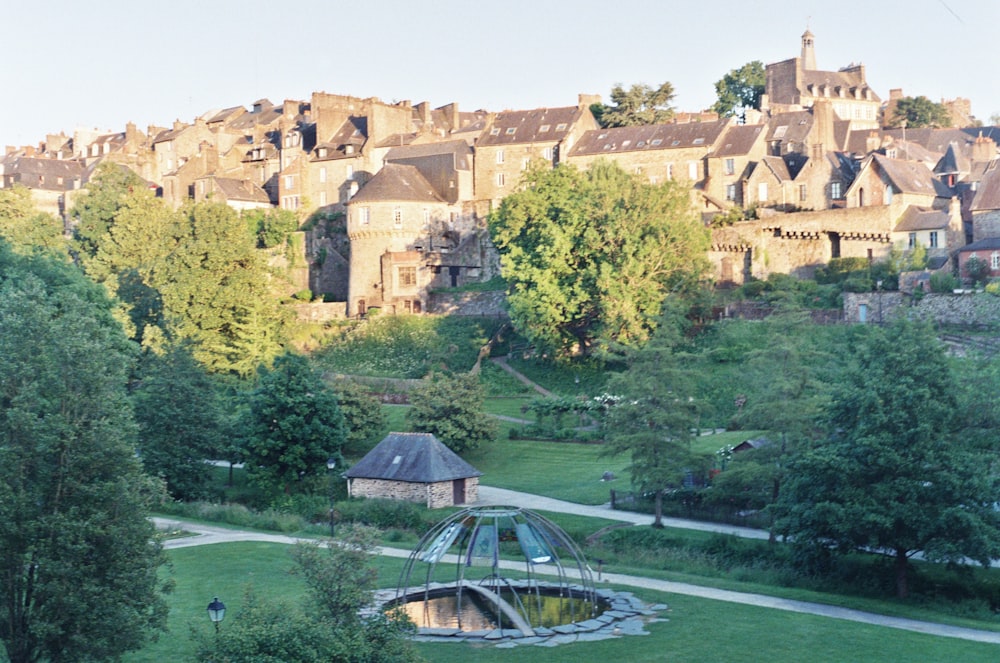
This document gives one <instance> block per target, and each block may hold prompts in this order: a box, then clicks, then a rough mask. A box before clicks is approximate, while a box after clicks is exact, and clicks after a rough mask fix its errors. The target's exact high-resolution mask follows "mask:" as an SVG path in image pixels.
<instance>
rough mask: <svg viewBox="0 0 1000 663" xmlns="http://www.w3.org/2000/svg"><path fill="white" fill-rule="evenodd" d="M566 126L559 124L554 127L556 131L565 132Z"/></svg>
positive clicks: (563, 123)
mask: <svg viewBox="0 0 1000 663" xmlns="http://www.w3.org/2000/svg"><path fill="white" fill-rule="evenodd" d="M566 126H567V125H566V123H565V122H560V123H559V124H557V125H556V131H566Z"/></svg>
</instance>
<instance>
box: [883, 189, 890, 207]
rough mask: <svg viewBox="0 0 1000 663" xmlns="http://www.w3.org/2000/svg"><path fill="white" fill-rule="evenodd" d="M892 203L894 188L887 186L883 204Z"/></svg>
mask: <svg viewBox="0 0 1000 663" xmlns="http://www.w3.org/2000/svg"><path fill="white" fill-rule="evenodd" d="M891 203H892V187H891V186H887V187H886V188H885V191H884V192H883V193H882V204H883V205H889V204H891Z"/></svg>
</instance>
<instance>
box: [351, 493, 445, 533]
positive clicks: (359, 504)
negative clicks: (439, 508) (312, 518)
mask: <svg viewBox="0 0 1000 663" xmlns="http://www.w3.org/2000/svg"><path fill="white" fill-rule="evenodd" d="M333 508H334V510H335V511H336V512H337V522H338V523H355V524H358V525H367V526H369V527H377V528H378V529H381V530H392V529H403V530H411V531H413V532H417V533H419V534H423V530H425V529H426V528H428V527H429V526H431V525H433V524H434V523H436V522H437V520H438V517H439V515H440V514H439V513H435V512H428V509H426V508H425V507H421V506H420V505H419V504H415V503H413V502H405V501H403V500H391V499H381V498H369V499H353V500H346V501H341V502H337V503H336V504H334V507H333Z"/></svg>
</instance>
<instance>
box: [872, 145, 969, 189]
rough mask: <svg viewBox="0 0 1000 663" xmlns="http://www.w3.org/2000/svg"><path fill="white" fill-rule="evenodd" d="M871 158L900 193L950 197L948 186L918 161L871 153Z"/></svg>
mask: <svg viewBox="0 0 1000 663" xmlns="http://www.w3.org/2000/svg"><path fill="white" fill-rule="evenodd" d="M872 159H873V160H874V161H875V163H876V164H878V166H879V169H880V170H881V171H882V172H883V173H885V176H886V177H888V178H889V180H890V181H891V182H892V184H893V185H894V186H895V187H896V188H897V189H899V191H900V192H901V193H921V194H934V195H935V196H938V197H941V198H950V197H951V191H950V190H949V189H948V187H947V186H945V184H944V183H943V182H941V181H940V180H938V179H937V178H935V177H934V175H933V173H931V171H930V169H929V168H927V167H926V166H925V165H924V164H922V163H920V162H916V161H903V160H901V159H890V158H888V157H884V156H882V155H881V154H875V155H873V156H872Z"/></svg>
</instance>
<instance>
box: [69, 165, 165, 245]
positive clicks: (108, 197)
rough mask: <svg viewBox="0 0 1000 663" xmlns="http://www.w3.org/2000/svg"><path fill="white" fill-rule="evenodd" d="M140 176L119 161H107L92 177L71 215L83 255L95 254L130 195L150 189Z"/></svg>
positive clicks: (99, 166) (77, 241) (76, 238)
mask: <svg viewBox="0 0 1000 663" xmlns="http://www.w3.org/2000/svg"><path fill="white" fill-rule="evenodd" d="M148 188H149V187H148V186H147V185H146V183H145V182H144V181H143V180H142V178H141V177H139V176H138V175H136V174H135V173H134V172H132V171H131V170H129V169H128V168H126V167H125V166H122V165H120V164H116V163H113V162H111V161H104V162H102V163H101V164H99V165H98V166H97V168H96V170H95V171H94V174H93V176H92V177H91V178H90V183H89V184H88V185H87V190H86V191H85V192H84V193H83V194H81V195H80V196H79V197H78V198H77V199H76V203H75V204H74V205H73V208H72V209H71V210H70V216H72V217H74V218H75V219H76V222H77V223H76V230H75V233H74V234H75V241H76V248H77V250H79V251H80V253H81V254H83V255H90V256H92V255H94V254H96V253H97V248H98V246H99V245H100V243H101V242H102V241H103V238H104V235H105V234H106V233H107V232H108V230H110V229H111V227H112V226H113V225H114V224H115V217H116V216H117V214H118V210H119V209H120V208H121V206H122V204H123V199H124V198H126V197H127V196H129V195H130V194H133V193H136V192H139V191H142V190H148Z"/></svg>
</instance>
